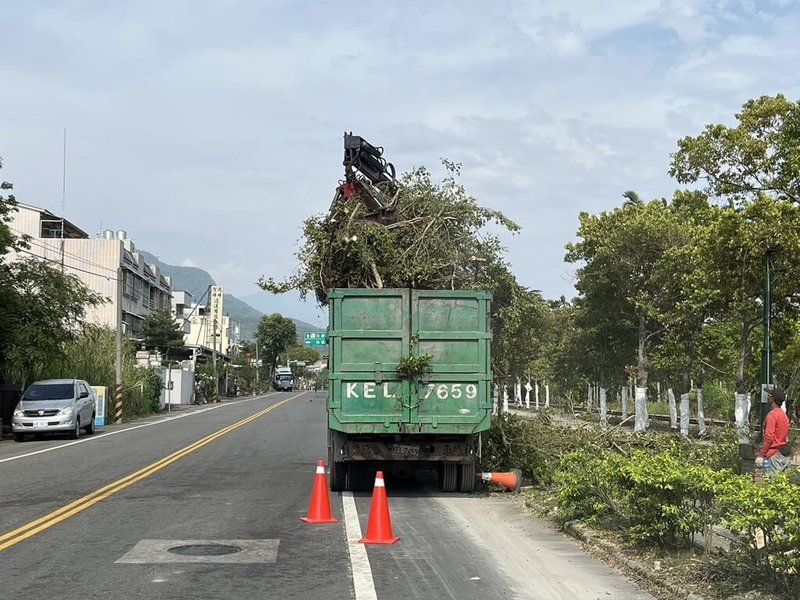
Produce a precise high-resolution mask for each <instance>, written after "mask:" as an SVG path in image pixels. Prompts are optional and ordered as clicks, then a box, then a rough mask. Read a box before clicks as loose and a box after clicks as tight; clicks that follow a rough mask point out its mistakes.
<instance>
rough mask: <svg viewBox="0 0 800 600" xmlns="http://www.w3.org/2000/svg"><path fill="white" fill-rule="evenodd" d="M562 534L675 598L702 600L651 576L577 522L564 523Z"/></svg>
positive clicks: (644, 569)
mask: <svg viewBox="0 0 800 600" xmlns="http://www.w3.org/2000/svg"><path fill="white" fill-rule="evenodd" d="M563 530H564V533H566V534H567V535H569V536H571V537H573V538H575V539H577V540H579V541H581V542H583V543H585V544H587V545H589V546H594V547H595V548H599V549H600V550H602V551H603V552H605V553H606V554H609V555H611V556H612V557H614V559H615V560H618V561H619V562H621V563H622V564H623V565H625V566H626V567H627V568H629V569H630V570H632V571H634V572H635V573H636V574H638V575H640V576H641V577H643V578H644V579H647V580H648V581H649V582H650V583H652V584H655V585H658V586H659V587H662V588H666V589H667V590H669V591H670V592H672V593H673V594H675V596H676V597H677V598H680V599H681V600H704V598H703V596H699V595H697V594H695V593H694V592H690V591H689V590H687V589H684V588H682V587H681V586H679V585H675V584H672V583H667V582H666V581H663V580H662V579H661V578H659V577H656V576H655V575H653V571H652V569H649V568H647V567H646V566H644V565H643V564H642V563H640V562H637V561H635V560H633V559H631V558H628V557H627V556H625V555H624V554H623V553H622V552H620V551H619V550H617V549H616V548H615V547H613V546H612V545H611V544H609V543H608V542H606V541H605V540H602V539H600V538H597V537H595V536H593V535H591V534H590V533H589V532H587V531H585V530H584V529H583V528H582V527H580V525H579V523H578V521H568V522H566V523H564V529H563Z"/></svg>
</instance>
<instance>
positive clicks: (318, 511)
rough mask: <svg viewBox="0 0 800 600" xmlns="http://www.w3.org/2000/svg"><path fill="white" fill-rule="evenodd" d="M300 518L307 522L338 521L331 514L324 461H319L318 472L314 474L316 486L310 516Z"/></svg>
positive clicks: (312, 496)
mask: <svg viewBox="0 0 800 600" xmlns="http://www.w3.org/2000/svg"><path fill="white" fill-rule="evenodd" d="M300 520H301V521H305V522H306V523H336V519H334V518H333V517H332V516H331V502H330V499H329V498H328V481H327V479H326V478H325V462H324V461H321V460H319V461H317V474H316V475H315V476H314V487H313V488H311V502H310V503H309V504H308V516H307V517H303V518H301V519H300Z"/></svg>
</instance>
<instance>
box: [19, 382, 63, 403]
mask: <svg viewBox="0 0 800 600" xmlns="http://www.w3.org/2000/svg"><path fill="white" fill-rule="evenodd" d="M74 393H75V388H74V386H73V385H72V384H71V383H38V384H34V385H32V386H31V387H29V388H28V389H27V390H26V391H25V394H24V395H23V396H22V399H23V400H65V399H67V398H72V396H73V395H74Z"/></svg>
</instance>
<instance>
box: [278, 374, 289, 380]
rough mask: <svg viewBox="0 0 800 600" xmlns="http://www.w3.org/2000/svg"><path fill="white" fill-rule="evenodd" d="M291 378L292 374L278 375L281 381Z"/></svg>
mask: <svg viewBox="0 0 800 600" xmlns="http://www.w3.org/2000/svg"><path fill="white" fill-rule="evenodd" d="M291 378H292V376H291V375H278V379H280V380H281V381H285V380H287V379H291Z"/></svg>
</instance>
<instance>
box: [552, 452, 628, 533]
mask: <svg viewBox="0 0 800 600" xmlns="http://www.w3.org/2000/svg"><path fill="white" fill-rule="evenodd" d="M625 460H626V459H625V458H624V457H622V456H620V455H617V454H611V453H607V452H604V453H602V454H600V455H595V454H591V453H589V452H587V451H586V450H576V451H575V452H570V453H569V454H567V455H566V456H564V457H563V459H562V460H561V465H560V470H559V471H558V473H556V474H555V481H556V482H557V483H558V485H559V492H558V515H559V518H560V520H562V521H570V520H573V519H582V520H587V521H594V520H596V519H597V518H599V517H602V516H605V515H609V514H616V515H619V516H624V515H623V514H622V510H621V507H620V499H621V498H622V497H623V496H624V494H623V492H622V490H621V489H620V474H621V472H622V464H623V462H624V461H625Z"/></svg>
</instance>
